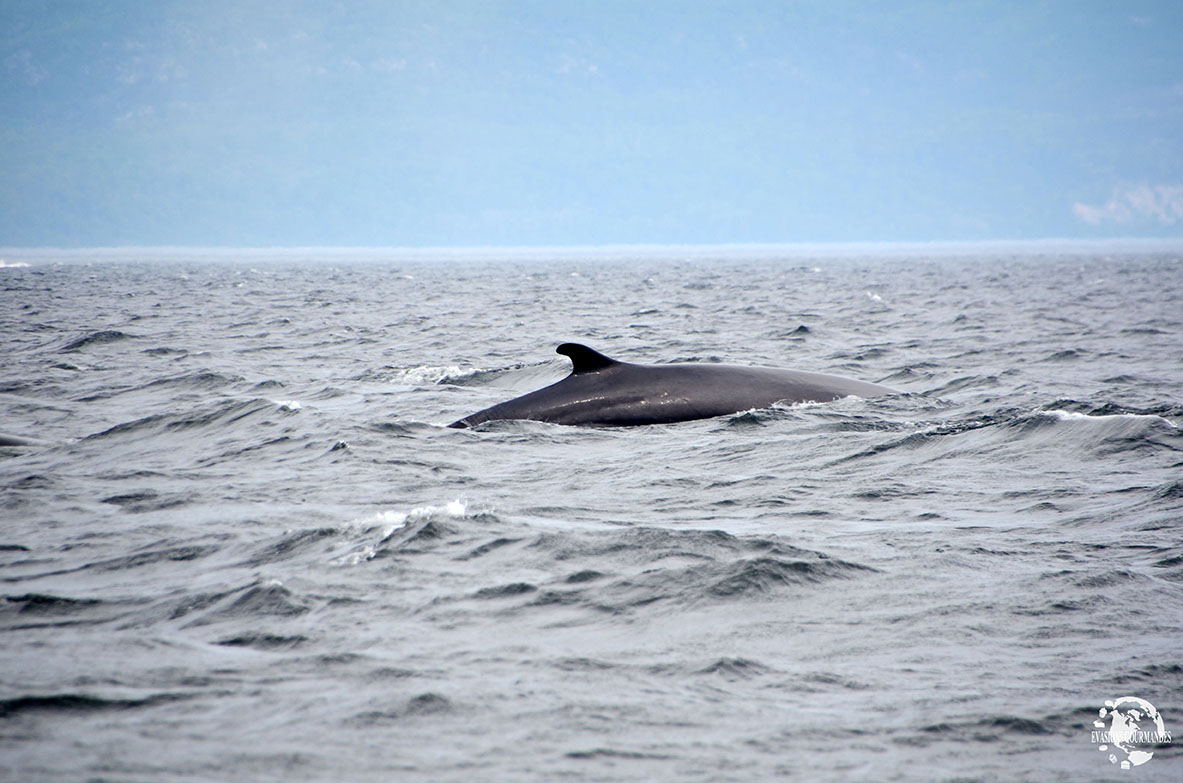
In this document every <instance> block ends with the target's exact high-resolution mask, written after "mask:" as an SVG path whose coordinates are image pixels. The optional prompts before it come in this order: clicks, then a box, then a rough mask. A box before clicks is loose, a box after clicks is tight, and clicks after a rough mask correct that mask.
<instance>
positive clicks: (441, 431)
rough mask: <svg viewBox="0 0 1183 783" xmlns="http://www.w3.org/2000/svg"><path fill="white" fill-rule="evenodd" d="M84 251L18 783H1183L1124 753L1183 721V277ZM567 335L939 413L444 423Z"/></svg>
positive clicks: (27, 518) (47, 454) (1163, 762)
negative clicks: (779, 372)
mask: <svg viewBox="0 0 1183 783" xmlns="http://www.w3.org/2000/svg"><path fill="white" fill-rule="evenodd" d="M66 260H67V261H70V263H53V262H52V259H48V260H47V259H43V258H39V259H35V260H34V261H32V262H31V265H30V266H28V267H20V268H14V267H11V266H9V267H5V268H0V291H2V294H0V324H2V327H3V334H4V337H3V340H2V341H0V364H2V366H3V377H2V378H0V422H2V424H0V432H4V433H6V434H15V435H20V436H23V437H31V438H35V439H37V440H38V441H40V442H41V443H40V445H35V446H32V447H22V448H0V488H2V489H0V492H2V495H0V497H2V501H0V520H2V523H0V582H2V585H0V593H2V595H3V598H2V599H0V629H2V633H0V691H2V692H0V779H3V780H14V781H15V780H21V781H57V780H112V781H114V780H118V781H163V780H170V781H171V780H176V781H225V780H260V781H263V780H277V781H278V780H283V781H293V780H329V779H332V780H355V781H368V780H374V781H389V780H400V781H402V780H406V781H469V780H539V781H543V780H545V781H551V780H560V779H562V780H573V781H600V780H605V781H607V780H646V781H655V780H670V781H674V780H677V781H682V780H710V781H731V780H733V781H745V782H746V781H754V780H767V779H772V778H774V777H777V776H791V777H793V778H807V779H815V780H906V781H911V780H953V779H958V780H996V779H1039V780H1063V781H1080V780H1116V779H1131V780H1132V779H1133V777H1132V776H1133V775H1137V776H1138V779H1139V780H1179V779H1180V777H1181V776H1183V752H1181V751H1180V749H1179V748H1180V743H1179V742H1178V741H1176V742H1173V743H1171V744H1164V745H1161V746H1159V747H1158V748H1157V749H1155V750H1154V753H1155V755H1154V758H1153V759H1152V760H1151V761H1149V762H1148V763H1146V764H1144V765H1142V766H1140V767H1137V769H1136V771H1132V772H1123V771H1121V770H1120V769H1119V768H1118V767H1117V765H1116V764H1111V763H1110V761H1109V759H1108V756H1107V753H1105V752H1098V749H1097V746H1096V743H1094V742H1093V741H1092V739H1091V735H1090V732H1091V730H1092V729H1093V725H1092V723H1093V721H1094V720H1095V719H1096V718H1097V716H1098V710H1099V709H1100V708H1101V707H1103V705H1104V701H1105V700H1106V699H1114V698H1118V697H1121V696H1126V695H1130V696H1137V697H1140V698H1143V699H1146V700H1148V701H1150V702H1152V703H1153V704H1154V705H1156V706H1157V707H1158V709H1159V711H1160V713H1161V715H1162V717H1163V718H1164V720H1165V722H1166V725H1167V728H1168V729H1170V730H1172V731H1174V732H1178V731H1183V652H1181V651H1183V609H1181V608H1180V607H1181V606H1183V434H1181V431H1180V426H1181V425H1183V392H1181V389H1183V307H1181V306H1180V304H1179V303H1180V301H1183V260H1181V259H1180V257H1179V256H1177V255H1170V254H1138V255H1128V254H1127V255H1109V256H1105V255H1100V254H1094V255H1089V254H1055V253H1045V254H1042V255H1029V256H1022V255H1020V256H1012V255H1007V254H1002V253H995V254H989V255H973V254H970V255H962V256H958V257H945V258H926V257H896V258H890V259H883V258H859V257H850V258H804V257H776V256H775V255H770V256H768V257H758V258H750V257H744V258H739V257H726V256H723V257H718V258H696V259H693V260H680V259H677V258H660V257H653V256H637V257H628V256H627V255H620V254H616V255H614V256H612V257H611V258H604V259H596V258H586V257H584V258H575V259H572V258H560V257H556V258H554V259H546V258H533V259H529V260H523V261H513V260H512V259H511V260H504V259H503V260H500V261H498V262H495V263H494V262H484V261H480V260H479V259H467V260H464V259H461V260H449V261H441V260H436V261H416V260H412V259H408V258H406V257H403V256H397V255H393V256H392V255H383V254H382V253H380V252H377V251H376V252H375V253H374V254H373V257H372V258H359V257H358V255H357V254H335V253H333V252H329V251H308V252H305V253H297V252H294V251H293V252H291V253H286V254H285V253H271V254H264V253H259V252H252V251H243V252H241V253H237V254H236V253H229V252H221V253H217V254H213V253H211V254H210V256H209V257H203V256H202V255H201V254H200V253H196V254H194V253H190V254H180V255H176V254H174V255H171V256H170V255H168V254H166V253H160V254H154V251H138V252H137V251H126V252H125V253H123V254H113V255H112V254H106V257H104V258H103V260H102V262H101V263H93V264H87V263H82V262H85V261H87V257H86V255H85V254H84V253H75V254H73V255H71V256H70V257H69V258H67V259H66ZM565 341H576V342H582V343H585V344H588V345H590V346H592V347H593V348H596V349H597V350H600V351H602V352H604V353H606V354H608V355H610V356H613V357H615V358H619V359H623V360H626V361H634V362H642V363H658V362H672V361H702V362H727V363H733V364H753V365H766V366H776V367H790V368H795V369H802V370H812V371H819V372H830V373H835V374H840V375H846V376H850V377H855V378H860V379H863V380H868V381H876V382H881V383H885V384H888V385H890V386H893V387H896V388H898V389H901V390H903V391H904V392H905V393H904V394H902V395H900V396H896V397H887V398H882V399H874V400H859V399H854V398H848V399H844V400H840V401H838V402H834V403H829V404H818V405H802V406H795V407H783V408H776V409H773V410H763V411H751V412H745V413H741V414H738V415H735V416H730V417H723V418H718V419H709V420H704V421H697V422H689V423H683V424H673V425H658V426H647V427H637V428H627V429H582V428H570V427H560V426H554V425H547V424H540V423H535V422H498V423H491V424H486V425H482V426H481V427H480V428H478V429H476V430H473V431H467V430H452V429H447V428H446V427H445V426H444V425H446V424H448V423H449V422H451V421H453V420H455V419H457V418H460V417H461V416H464V415H466V414H468V413H471V412H473V411H476V410H479V409H481V408H484V407H487V406H488V405H491V404H493V403H495V402H499V401H501V400H504V399H509V398H510V397H513V396H516V395H518V394H522V393H525V392H527V391H530V390H532V389H535V388H539V387H541V386H543V385H545V384H547V383H550V382H553V381H557V380H559V379H560V378H562V377H563V376H564V375H565V374H566V373H567V371H568V368H569V366H570V365H569V363H568V362H567V360H566V359H564V358H562V357H559V356H556V355H555V354H554V348H555V346H557V345H558V344H559V343H561V342H565ZM1123 775H1124V776H1125V778H1122V777H1121V776H1123Z"/></svg>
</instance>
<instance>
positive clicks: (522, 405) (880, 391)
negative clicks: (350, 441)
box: [450, 343, 895, 427]
mask: <svg viewBox="0 0 1183 783" xmlns="http://www.w3.org/2000/svg"><path fill="white" fill-rule="evenodd" d="M557 351H558V353H560V354H563V355H565V356H567V357H569V358H570V359H571V362H572V371H571V374H570V375H568V376H567V377H566V378H564V379H563V380H561V381H559V382H558V383H555V384H552V385H550V386H547V387H545V388H542V389H539V390H537V391H533V392H530V393H529V394H525V395H522V396H521V397H517V398H515V399H512V400H508V401H506V402H503V403H500V404H498V405H494V406H492V407H490V408H486V409H485V410H482V411H478V412H476V413H474V414H471V415H470V416H466V417H464V418H463V419H460V420H459V421H457V422H454V423H453V424H451V425H450V426H452V427H471V426H475V425H477V424H480V423H481V422H485V421H494V420H499V419H531V420H534V421H545V422H550V423H552V424H568V425H579V426H632V425H640V424H666V423H672V422H679V421H691V420H694V419H706V418H712V417H715V416H725V415H728V414H731V413H737V412H739V411H743V410H749V409H752V408H767V407H769V406H771V405H773V404H775V403H777V402H789V403H797V402H829V401H831V400H836V399H838V398H840V397H846V396H851V395H855V396H860V397H876V396H880V395H884V394H892V393H894V392H895V390H894V389H890V388H888V387H886V386H880V385H878V384H873V383H866V382H864V381H857V380H853V379H850V378H842V377H838V376H833V375H824V374H821V373H811V372H802V371H798V370H781V369H775V368H769V367H744V366H735V365H723V364H690V363H688V364H663V365H640V364H629V363H627V362H621V361H617V360H615V359H611V358H609V357H607V356H604V355H603V354H601V353H599V352H598V351H595V350H593V349H591V348H588V347H587V346H584V345H579V344H578V343H564V344H562V345H560V346H559V347H558V349H557Z"/></svg>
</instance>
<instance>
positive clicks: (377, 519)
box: [333, 499, 468, 565]
mask: <svg viewBox="0 0 1183 783" xmlns="http://www.w3.org/2000/svg"><path fill="white" fill-rule="evenodd" d="M467 513H468V504H467V503H466V502H465V501H463V500H459V499H457V500H452V501H449V502H448V503H445V504H444V505H442V506H418V507H417V508H413V509H411V510H410V511H395V510H393V509H390V510H387V511H379V512H376V513H375V514H373V515H371V516H368V517H361V518H359V519H355V520H353V521H351V522H350V523H349V524H348V527H350V528H353V529H355V530H359V531H362V532H365V531H369V530H372V529H373V528H375V527H380V528H381V529H382V534H381V535H380V536H379V538H378V540H377V541H374V542H373V543H370V544H365V545H363V546H362V547H361V548H359V549H355V550H354V551H352V552H348V553H346V554H344V555H341V556H340V557H337V558H334V560H333V562H335V563H337V564H340V565H357V564H358V563H363V562H365V561H366V560H373V559H374V558H375V557H376V556H377V555H378V552H379V551H381V549H382V545H383V544H385V543H386V542H387V541H389V540H390V538H391V537H392V536H393V535H394V534H395V533H397V532H399V531H400V530H403V529H404V528H406V527H407V526H408V525H411V524H413V523H415V522H418V521H420V520H423V519H427V518H429V517H433V516H436V515H439V514H443V515H446V516H450V517H463V516H464V515H465V514H467Z"/></svg>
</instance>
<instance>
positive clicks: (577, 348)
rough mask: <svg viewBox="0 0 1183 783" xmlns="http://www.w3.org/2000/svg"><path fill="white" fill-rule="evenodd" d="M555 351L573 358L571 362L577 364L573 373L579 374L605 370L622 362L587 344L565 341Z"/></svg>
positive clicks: (572, 370)
mask: <svg viewBox="0 0 1183 783" xmlns="http://www.w3.org/2000/svg"><path fill="white" fill-rule="evenodd" d="M555 353H561V354H563V355H564V356H567V357H569V358H570V359H571V364H573V365H575V366H574V367H573V368H572V369H571V374H572V375H578V374H579V373H581V372H594V371H596V370H603V369H604V368H606V367H611V366H612V365H614V364H620V362H618V361H616V360H615V359H609V358H608V357H607V356H605V355H604V354H602V353H600V352H599V351H593V350H592V349H591V348H588V347H587V346H586V345H580V344H579V343H563V344H562V345H560V346H559V347H558V348H555Z"/></svg>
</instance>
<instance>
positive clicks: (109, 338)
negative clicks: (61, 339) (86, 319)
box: [60, 329, 136, 353]
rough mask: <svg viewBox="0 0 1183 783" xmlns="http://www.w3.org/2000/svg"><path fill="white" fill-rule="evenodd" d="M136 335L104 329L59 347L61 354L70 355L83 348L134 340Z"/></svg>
mask: <svg viewBox="0 0 1183 783" xmlns="http://www.w3.org/2000/svg"><path fill="white" fill-rule="evenodd" d="M135 337H136V335H132V334H128V333H126V332H121V331H119V330H118V329H104V330H102V331H99V332H91V333H90V334H88V335H85V336H83V337H79V338H78V339H76V340H71V341H70V342H68V343H66V344H65V345H63V346H62V347H61V349H60V350H61V351H62V353H72V352H74V351H81V350H82V349H83V348H89V347H90V346H92V345H106V344H108V343H117V342H121V341H123V340H131V339H135Z"/></svg>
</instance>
